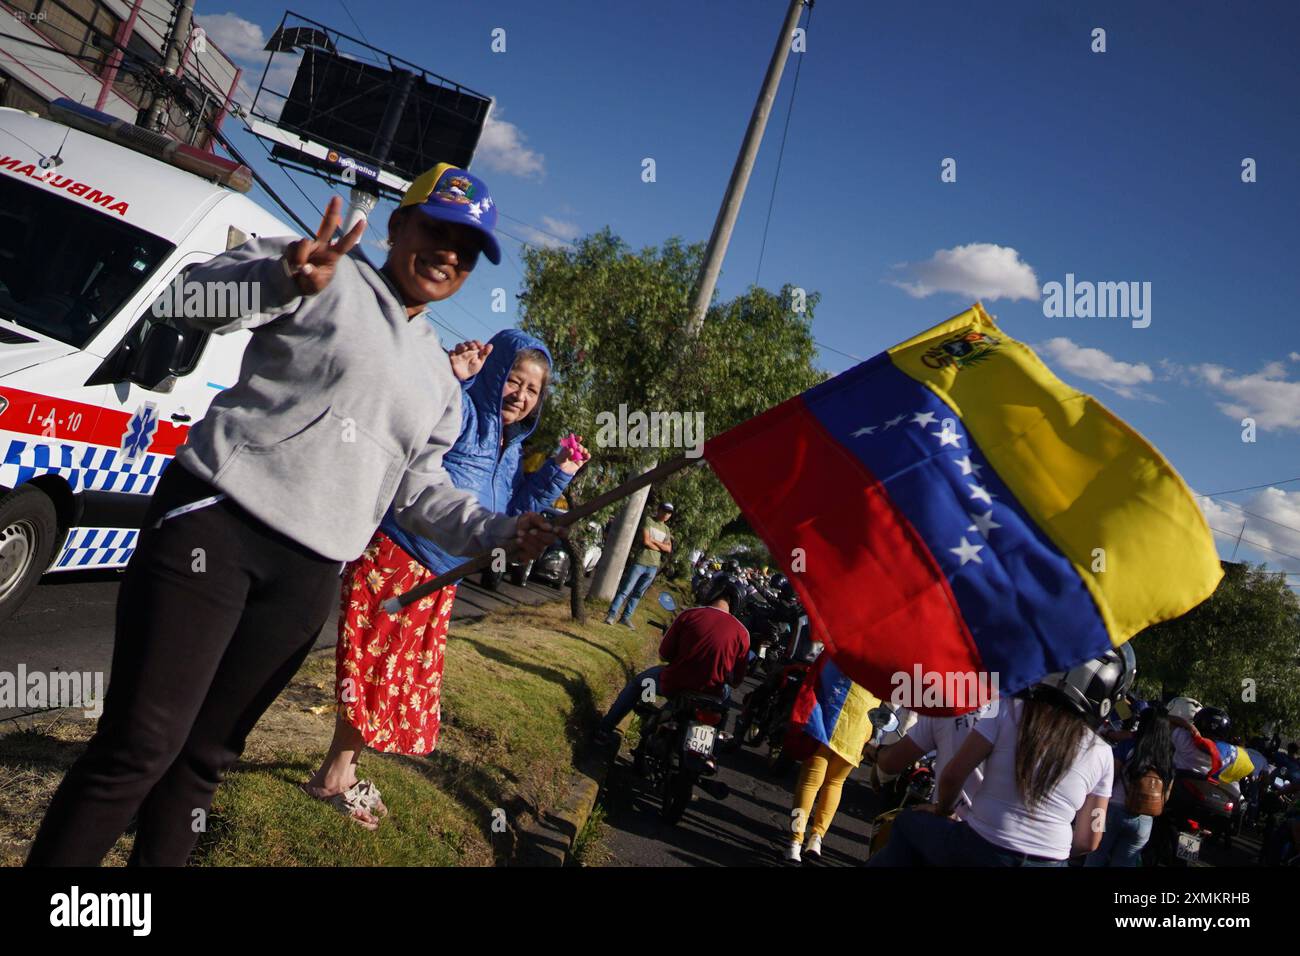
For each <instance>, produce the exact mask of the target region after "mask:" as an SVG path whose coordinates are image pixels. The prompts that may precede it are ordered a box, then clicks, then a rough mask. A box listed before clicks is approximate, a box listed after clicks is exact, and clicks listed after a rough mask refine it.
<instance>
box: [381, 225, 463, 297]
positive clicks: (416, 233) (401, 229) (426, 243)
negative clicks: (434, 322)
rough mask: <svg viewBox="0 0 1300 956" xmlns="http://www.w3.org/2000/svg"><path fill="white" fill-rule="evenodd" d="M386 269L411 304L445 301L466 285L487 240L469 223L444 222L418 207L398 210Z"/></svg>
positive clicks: (390, 228) (390, 227)
mask: <svg viewBox="0 0 1300 956" xmlns="http://www.w3.org/2000/svg"><path fill="white" fill-rule="evenodd" d="M388 238H389V240H390V241H391V242H392V248H391V249H390V250H389V252H388V261H387V262H386V263H385V271H387V273H388V275H389V277H390V278H391V279H392V280H393V282H394V284H395V285H396V286H397V288H398V289H399V290H400V291H401V293H402V297H403V299H404V300H405V301H406V304H407V305H408V306H419V305H423V304H424V303H426V302H441V301H442V300H443V299H446V298H447V297H449V296H451V295H454V294H455V293H456V292H457V291H459V290H460V287H461V286H463V285H464V284H465V280H466V279H468V278H469V274H470V272H471V271H472V270H473V269H474V266H475V265H476V264H477V262H478V256H479V251H480V250H481V249H482V247H483V242H482V240H481V239H480V237H479V234H478V233H477V232H475V231H474V230H473V229H471V228H470V227H469V226H464V225H461V224H459V223H453V222H443V221H442V220H440V219H434V218H432V217H430V216H426V215H424V213H422V212H420V211H419V210H417V209H409V211H403V210H397V211H396V212H394V213H393V215H392V217H390V218H389V220H388Z"/></svg>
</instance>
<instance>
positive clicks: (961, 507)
mask: <svg viewBox="0 0 1300 956" xmlns="http://www.w3.org/2000/svg"><path fill="white" fill-rule="evenodd" d="M705 457H706V458H707V459H708V461H709V463H710V465H711V466H712V467H713V470H714V472H715V473H716V474H717V475H718V477H719V478H720V479H721V481H722V482H723V484H725V485H726V487H727V489H728V491H730V492H731V494H732V496H733V497H734V498H735V500H736V503H737V504H738V505H739V506H740V509H741V510H742V511H743V512H744V514H745V517H746V518H747V519H748V520H749V522H750V524H751V525H752V526H753V528H754V530H755V531H756V532H757V533H758V534H759V535H760V536H761V537H762V538H763V540H764V541H765V542H766V543H767V545H768V547H769V548H770V549H771V552H772V555H773V557H774V558H775V559H777V560H778V561H779V562H780V563H781V565H782V567H783V568H784V569H785V570H786V571H787V572H788V574H789V577H790V580H791V582H793V584H794V586H795V588H796V589H797V591H798V592H799V595H800V597H801V598H802V599H803V602H804V606H805V608H806V610H807V611H808V614H809V617H810V619H811V621H812V623H813V626H814V629H815V632H816V633H817V635H818V636H819V637H820V638H822V639H823V640H824V641H825V643H826V646H827V649H828V650H829V651H830V653H831V654H832V655H833V657H834V659H835V661H836V663H837V664H838V665H839V667H840V668H841V669H842V670H843V671H844V673H845V674H847V675H848V676H849V677H851V678H852V679H853V680H854V681H856V682H857V683H859V684H861V685H862V686H863V687H865V688H866V689H868V690H870V691H871V692H872V693H874V694H876V695H877V696H879V697H881V698H882V699H884V700H890V699H891V696H892V691H893V690H894V689H895V688H897V687H898V686H899V681H900V678H899V677H898V675H900V674H904V675H908V676H909V678H910V676H911V675H913V674H920V673H924V674H926V675H938V678H939V679H944V680H951V679H952V676H955V675H968V676H969V675H982V679H981V681H980V683H979V685H978V686H980V687H981V688H985V687H991V686H993V682H992V680H990V679H989V678H990V677H995V678H996V682H997V683H996V689H997V692H998V693H999V694H1001V695H1003V696H1005V695H1008V694H1013V693H1015V692H1017V691H1019V690H1022V689H1023V688H1025V687H1027V686H1028V685H1030V684H1032V683H1033V682H1035V681H1036V680H1038V679H1039V678H1041V677H1042V676H1043V675H1044V674H1048V673H1051V672H1054V671H1059V670H1064V669H1066V668H1069V667H1072V666H1074V665H1075V664H1077V663H1080V662H1082V661H1085V660H1087V659H1089V658H1092V657H1095V656H1098V655H1099V654H1102V653H1104V652H1105V651H1106V650H1107V649H1109V648H1111V647H1113V646H1117V645H1119V644H1122V643H1123V642H1124V641H1127V640H1128V639H1129V638H1130V637H1132V636H1133V635H1134V634H1135V633H1137V632H1138V631H1140V630H1142V629H1143V628H1145V627H1147V626H1149V625H1151V624H1154V623H1157V622H1159V621H1163V620H1167V619H1169V618H1173V617H1177V616H1178V615H1180V614H1183V613H1185V612H1186V611H1188V610H1190V609H1191V608H1192V607H1194V606H1196V605H1197V604H1199V603H1200V602H1201V601H1203V600H1205V598H1207V597H1209V595H1210V594H1211V593H1212V592H1213V591H1214V588H1215V586H1216V585H1217V584H1218V582H1219V579H1220V578H1221V577H1222V569H1221V568H1220V565H1219V560H1218V556H1217V554H1216V552H1215V548H1214V542H1213V539H1212V538H1211V535H1210V530H1209V528H1208V526H1207V525H1206V523H1205V519H1204V517H1203V516H1202V514H1201V511H1200V509H1199V508H1198V507H1197V506H1196V503H1195V501H1194V500H1193V499H1192V495H1191V493H1190V491H1189V490H1188V488H1187V486H1186V484H1184V482H1183V480H1182V479H1181V478H1180V477H1179V475H1178V473H1177V472H1175V471H1174V469H1173V467H1172V466H1171V465H1170V464H1169V463H1168V462H1167V461H1165V459H1164V458H1162V457H1161V455H1160V453H1159V452H1157V451H1156V450H1155V449H1154V448H1152V447H1151V445H1149V444H1148V443H1147V442H1146V441H1145V440H1144V439H1143V438H1142V437H1141V436H1140V435H1138V434H1137V433H1136V432H1135V431H1134V430H1133V429H1132V428H1130V427H1129V426H1128V425H1126V424H1125V423H1124V422H1122V421H1120V420H1119V419H1118V418H1116V417H1115V416H1114V415H1112V414H1111V413H1110V412H1109V411H1107V410H1106V409H1105V408H1104V407H1103V406H1102V405H1101V404H1100V403H1099V402H1097V401H1096V400H1095V399H1094V398H1092V397H1090V396H1088V395H1084V394H1082V393H1080V392H1078V391H1076V390H1074V389H1072V388H1070V387H1069V386H1067V385H1066V384H1065V383H1063V382H1061V381H1060V380H1059V379H1057V378H1056V377H1055V376H1054V375H1053V374H1052V373H1051V371H1050V370H1048V368H1047V367H1046V366H1045V365H1044V364H1043V363H1042V361H1041V360H1039V358H1038V357H1037V356H1036V355H1035V354H1034V353H1033V351H1032V350H1030V349H1029V348H1028V347H1027V346H1025V345H1023V344H1022V343H1020V342H1017V341H1015V340H1014V339H1012V338H1010V337H1009V336H1007V335H1006V334H1005V333H1003V332H1002V331H1001V330H1000V329H999V328H998V327H997V326H996V325H995V324H994V323H993V320H992V319H991V318H990V317H989V316H988V314H987V313H986V312H985V311H984V309H983V307H982V306H980V305H978V304H977V305H975V306H974V307H973V308H971V309H969V310H967V311H966V312H963V313H961V314H960V315H957V316H954V317H953V318H951V319H949V320H948V321H947V322H944V323H942V324H941V325H938V326H936V327H935V328H933V329H930V330H929V331H928V332H924V333H922V334H921V335H918V336H916V337H915V338H913V339H911V340H909V341H907V342H904V343H902V344H901V345H898V346H895V347H894V348H892V349H890V350H889V351H888V352H885V353H882V354H880V355H877V356H876V357H875V358H873V359H870V360H868V361H866V362H864V363H862V364H861V365H858V366H856V367H854V368H852V369H850V370H848V371H847V372H844V373H843V374H841V375H838V376H836V377H835V378H833V379H831V380H829V381H827V382H824V383H822V384H821V385H818V386H817V387H815V388H813V389H811V390H810V391H808V392H805V393H804V394H803V395H799V396H797V397H795V398H793V399H791V400H789V401H787V402H784V403H782V404H781V405H778V406H776V407H775V408H773V409H771V410H769V411H767V412H765V413H764V414H762V415H760V416H758V417H757V418H754V419H751V420H750V421H748V422H745V423H744V424H742V425H740V426H738V427H736V428H733V429H731V430H730V431H728V432H725V433H723V434H722V435H719V436H718V437H716V438H714V439H713V440H711V441H710V442H708V443H707V445H706V446H705ZM927 679H929V678H928V677H927ZM966 686H971V685H970V684H967V685H966ZM916 692H917V695H918V696H919V693H920V689H919V688H918V689H916ZM982 702H983V695H981V697H980V698H979V699H965V700H953V699H951V695H945V696H944V699H943V702H942V706H919V707H918V708H917V709H919V710H920V711H921V712H928V713H936V714H942V713H949V714H951V713H962V712H964V711H967V710H970V709H972V708H973V707H976V706H978V705H979V704H980V703H982ZM917 703H920V701H919V700H918V701H917Z"/></svg>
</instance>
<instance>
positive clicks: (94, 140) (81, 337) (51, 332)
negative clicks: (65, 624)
mask: <svg viewBox="0 0 1300 956" xmlns="http://www.w3.org/2000/svg"><path fill="white" fill-rule="evenodd" d="M50 112H51V117H52V118H53V120H57V122H56V121H51V120H46V119H40V118H38V117H36V116H33V115H30V114H28V113H24V112H20V111H17V110H12V109H4V108H0V621H3V620H5V619H6V618H8V617H9V616H10V615H11V614H13V612H14V611H15V610H16V609H17V608H18V607H19V605H21V603H22V602H23V600H24V599H25V598H26V597H27V596H28V595H29V594H30V592H31V590H32V589H33V588H34V587H35V586H36V584H37V582H38V580H39V579H40V577H41V575H42V574H44V573H47V572H50V573H57V572H70V571H82V572H84V571H88V570H107V569H111V568H122V567H124V566H125V565H126V563H127V560H128V559H129V558H130V557H131V553H132V551H133V550H134V548H135V542H136V537H137V535H138V534H139V529H140V525H141V520H142V518H143V516H144V511H145V508H146V506H147V504H148V501H149V496H150V494H151V493H152V492H153V489H154V487H155V486H156V485H157V483H158V476H159V475H160V474H161V473H162V470H163V469H164V468H165V467H166V466H167V464H168V463H169V462H170V461H171V460H172V457H173V455H174V454H175V453H176V449H177V447H178V446H179V445H181V444H183V443H184V441H185V436H186V434H187V433H188V432H189V429H190V426H191V425H193V424H194V422H196V421H198V420H199V419H200V418H202V417H203V415H204V413H205V412H206V411H207V409H208V405H209V404H210V403H211V401H212V399H213V397H214V396H215V395H216V394H217V392H219V391H220V390H221V389H223V388H226V387H228V386H230V385H232V384H234V382H235V379H236V377H237V375H238V372H239V365H240V359H241V356H242V353H243V350H244V346H245V345H246V344H247V341H248V336H249V333H248V332H235V333H232V334H229V335H219V336H210V335H207V334H204V333H197V332H194V331H192V330H191V329H189V328H188V327H187V326H185V325H184V324H183V323H182V322H180V321H179V320H174V319H170V318H160V317H159V316H158V315H156V314H155V313H156V312H160V311H161V312H167V311H169V310H160V309H154V308H151V304H152V303H153V301H154V299H155V298H157V297H158V296H159V294H160V293H161V292H162V291H163V290H164V289H165V288H166V287H167V286H168V285H169V284H170V283H171V281H172V279H174V278H175V276H176V274H177V273H178V272H179V271H180V270H181V269H182V268H184V267H185V266H187V265H190V264H191V263H195V262H200V261H204V260H207V259H210V258H211V257H212V256H214V255H218V254H219V253H221V252H223V251H224V250H226V249H229V248H233V247H234V246H237V245H239V244H241V243H243V242H244V241H246V240H247V239H249V238H253V237H256V236H286V235H296V234H298V231H297V230H295V229H293V228H291V227H289V226H287V225H285V224H284V223H283V222H281V221H280V220H279V219H277V218H276V217H275V216H272V215H271V214H270V213H268V212H267V211H266V210H264V209H262V208H261V207H259V206H258V205H257V204H255V203H254V202H253V201H252V200H250V199H249V198H248V197H246V196H245V195H243V193H244V192H246V191H247V190H248V188H249V187H250V186H251V175H250V173H249V171H248V169H247V167H244V166H240V165H238V164H236V163H232V162H229V161H227V160H223V159H221V158H219V157H216V156H213V155H212V154H210V153H207V152H204V151H202V150H199V149H194V148H192V147H188V146H184V145H182V144H179V143H177V142H176V141H174V140H171V139H169V138H167V137H165V136H162V135H161V134H157V133H153V132H149V131H146V130H144V129H141V128H139V127H136V126H133V125H131V124H129V123H125V122H124V121H122V120H120V119H117V118H116V117H113V116H109V115H108V114H105V113H100V112H97V111H95V110H92V109H88V108H87V107H84V106H81V105H79V104H77V103H73V102H72V101H70V100H56V101H55V102H54V103H52V104H51V107H50Z"/></svg>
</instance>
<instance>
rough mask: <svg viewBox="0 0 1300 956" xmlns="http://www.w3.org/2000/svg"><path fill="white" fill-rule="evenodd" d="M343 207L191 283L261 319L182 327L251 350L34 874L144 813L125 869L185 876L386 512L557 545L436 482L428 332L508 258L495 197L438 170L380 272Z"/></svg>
mask: <svg viewBox="0 0 1300 956" xmlns="http://www.w3.org/2000/svg"><path fill="white" fill-rule="evenodd" d="M341 207H342V202H341V200H340V199H339V198H338V197H334V198H332V199H331V200H330V202H329V205H328V206H327V207H326V210H325V214H324V217H323V218H322V220H321V224H320V228H319V229H318V230H317V233H316V235H315V236H314V237H309V238H304V239H296V240H294V239H289V238H283V239H260V238H259V239H255V240H253V241H251V242H247V243H244V244H243V245H241V246H239V247H237V248H235V249H232V250H231V251H229V252H226V253H224V254H223V255H219V256H217V257H216V258H214V259H211V260H209V261H207V262H204V263H201V264H198V265H195V266H191V267H190V268H189V269H188V270H186V271H185V272H183V273H182V274H181V276H182V278H181V280H180V281H183V282H184V283H185V285H186V287H187V288H193V287H194V286H195V285H198V286H200V287H201V288H202V290H204V291H206V292H207V294H206V295H204V296H203V300H204V301H207V302H214V301H218V302H226V301H230V300H231V298H232V297H231V296H228V295H213V294H212V287H213V285H214V284H220V287H221V289H223V290H228V289H230V288H232V287H234V288H240V289H250V290H251V291H252V292H253V293H254V294H253V295H249V296H245V295H243V294H241V295H239V296H238V297H237V301H238V302H239V303H241V306H240V309H241V310H242V309H244V308H249V307H251V309H250V311H247V312H242V314H233V315H225V314H205V315H202V316H198V317H188V316H187V317H186V321H187V322H189V323H190V324H191V325H193V326H194V327H195V328H197V329H200V330H202V331H205V332H211V333H218V334H220V333H227V332H233V331H237V330H245V329H246V330H249V331H251V333H252V334H251V337H250V338H249V342H248V345H247V348H246V350H245V352H244V358H243V363H242V365H241V367H240V371H239V379H238V381H237V382H236V383H235V384H234V385H233V386H232V387H230V388H228V389H226V390H225V391H223V392H221V394H219V395H218V396H217V397H216V398H215V399H214V400H213V402H212V405H211V408H210V410H209V411H208V413H207V415H205V416H204V418H203V419H202V421H200V422H199V423H198V424H197V425H195V426H194V428H193V429H192V430H191V431H190V433H189V437H188V440H187V441H186V443H185V445H184V446H183V447H182V448H181V449H180V450H179V451H178V452H177V454H176V458H175V461H174V462H173V463H172V464H171V465H170V467H168V469H167V470H166V472H164V473H163V476H162V479H161V480H160V482H159V484H158V488H157V490H156V491H155V493H154V496H153V498H152V500H151V502H150V505H149V511H148V513H147V516H146V518H145V524H144V528H143V531H142V532H141V535H140V538H139V546H138V547H137V549H136V551H135V554H134V555H133V557H132V558H131V562H130V564H129V566H128V567H127V570H126V574H125V576H124V577H123V580H122V584H121V587H120V589H119V592H118V603H117V627H116V636H115V642H114V646H113V662H112V682H111V684H110V686H109V689H108V694H107V697H106V700H105V706H104V713H103V716H102V717H101V718H100V721H99V725H98V727H97V729H96V732H95V736H94V737H93V739H92V740H91V741H90V744H89V746H88V747H87V749H86V751H85V753H84V754H82V756H81V757H80V758H79V759H78V760H77V762H76V763H75V764H74V765H73V766H72V768H71V769H70V770H69V771H68V773H67V775H66V776H65V777H64V779H63V782H62V784H61V785H60V786H59V789H58V791H57V792H56V793H55V795H54V798H53V800H52V801H51V803H50V806H49V808H48V810H47V811H46V814H45V819H44V820H43V821H42V823H41V827H40V830H39V831H38V832H37V834H36V838H35V840H34V841H33V842H32V846H31V850H30V852H29V854H28V857H27V864H28V865H29V866H39V865H44V866H93V865H97V864H99V863H100V861H101V860H102V859H103V857H104V855H105V854H106V853H107V852H108V851H109V850H110V849H111V848H112V846H113V844H114V843H115V842H116V841H117V839H118V837H119V836H120V835H121V834H122V833H123V831H124V830H126V828H127V826H128V824H130V822H131V820H132V818H133V817H134V818H135V819H136V820H137V828H136V835H135V844H134V847H133V850H132V853H131V859H130V862H131V863H132V864H134V865H155V866H181V865H184V864H185V862H186V861H187V860H188V858H189V855H190V852H191V851H192V850H193V848H194V845H195V843H196V842H197V840H198V836H199V834H200V833H201V832H203V830H204V829H205V828H206V820H207V814H208V810H209V807H210V806H211V803H212V797H213V794H214V793H215V792H216V790H217V787H218V786H220V784H221V781H222V778H223V777H224V775H225V773H226V771H227V770H228V769H229V767H230V766H231V765H232V764H233V763H234V762H235V760H236V759H237V758H238V757H239V755H240V753H241V752H242V751H243V748H244V742H245V739H246V737H247V735H248V733H249V731H251V730H252V729H253V726H254V725H255V724H256V723H257V721H258V719H259V718H260V717H261V716H262V714H263V713H264V712H265V711H266V709H267V708H268V707H269V706H270V705H271V703H272V702H273V701H274V700H275V699H276V697H278V696H279V694H280V692H281V691H282V690H283V689H284V688H285V686H286V685H287V684H288V683H289V681H290V679H291V678H292V677H293V675H294V673H295V672H296V671H297V670H298V667H299V666H300V665H301V664H302V662H303V660H304V659H305V658H306V656H307V654H308V652H309V651H310V650H311V647H312V644H313V643H314V642H315V640H316V636H317V634H319V633H320V630H321V627H322V626H323V625H324V623H325V620H326V618H327V617H328V615H329V610H330V606H331V604H332V603H333V601H334V599H335V596H336V595H337V593H338V586H339V582H338V575H339V570H340V568H341V566H342V562H345V561H349V560H351V559H353V558H355V557H356V556H357V555H358V554H360V553H361V551H362V550H363V549H364V548H365V546H366V542H367V541H369V540H370V538H371V535H373V534H374V531H375V528H376V527H377V526H378V525H379V522H380V519H382V518H383V517H384V514H385V512H387V511H388V509H389V507H390V506H392V507H393V508H394V509H395V512H396V514H397V516H398V520H399V521H400V522H402V523H403V525H404V526H405V527H407V528H409V529H411V530H412V531H414V532H416V533H418V534H420V535H424V536H427V537H431V538H434V539H436V540H438V541H439V542H441V544H442V545H443V546H444V547H446V548H448V549H449V550H451V551H454V552H456V553H466V552H476V551H485V550H488V549H490V548H493V547H502V546H509V545H512V544H513V545H517V546H518V547H519V548H520V550H521V551H522V552H523V553H524V554H525V555H526V556H536V555H538V554H540V553H541V551H542V550H543V549H544V548H545V547H546V545H547V544H549V543H550V542H551V541H553V540H555V534H554V533H553V529H552V527H551V525H550V524H549V523H548V522H546V521H545V520H544V519H543V518H542V517H541V516H539V515H537V514H534V513H530V514H525V515H522V516H520V517H518V518H512V517H507V516H505V515H500V514H495V513H493V512H492V511H490V510H488V509H487V508H484V507H483V506H482V505H481V504H479V502H478V499H477V498H476V496H475V495H474V494H473V493H472V492H470V491H462V490H459V489H457V488H455V487H454V486H453V485H452V482H451V479H450V477H449V476H448V475H447V472H446V471H445V470H444V469H443V467H442V458H443V455H444V454H445V453H446V451H447V450H448V449H449V448H450V447H451V445H452V443H453V442H454V441H455V440H456V436H457V434H459V432H460V426H461V414H460V383H459V382H457V381H456V378H455V376H454V375H453V374H452V370H451V365H450V362H449V361H448V358H447V355H446V352H445V351H444V350H443V349H442V346H441V344H440V343H439V341H438V337H437V334H436V333H435V332H434V329H433V326H432V325H431V324H430V323H429V322H427V321H425V320H424V319H423V318H421V316H422V314H423V313H424V311H425V307H426V305H427V304H428V303H429V302H438V301H441V300H443V299H446V298H448V297H449V296H451V295H453V294H454V293H456V292H457V291H458V290H459V289H460V288H461V286H462V285H464V283H465V280H466V279H467V278H468V276H469V272H470V270H471V269H473V267H474V264H475V262H476V260H477V259H478V257H479V255H480V254H483V255H486V256H487V257H488V259H490V260H491V261H492V262H494V263H495V262H498V261H499V259H500V248H499V247H498V245H497V242H496V239H495V237H494V236H493V232H492V230H493V227H494V226H495V223H496V216H497V213H496V208H495V206H494V205H493V202H492V199H491V197H490V195H489V194H488V190H487V186H486V185H485V184H484V183H483V182H482V181H481V180H479V179H477V178H476V177H474V176H472V175H470V174H469V173H467V172H465V171H464V170H461V169H456V168H454V167H452V166H450V165H448V164H445V163H444V164H441V165H439V166H437V167H435V168H434V169H431V170H429V171H428V172H426V173H424V174H423V175H421V176H420V177H418V178H417V179H416V181H415V182H414V183H413V184H412V186H411V188H410V190H409V191H408V192H407V194H406V196H405V198H404V199H403V201H402V203H401V206H400V208H398V209H397V210H395V211H394V212H393V213H392V215H391V216H390V217H389V220H388V233H389V238H390V242H391V248H390V250H389V254H388V258H387V260H386V262H385V263H384V265H383V266H382V268H379V269H376V268H375V267H373V266H372V265H370V263H369V262H367V261H366V260H365V259H364V258H363V257H361V256H360V255H357V256H350V255H348V253H349V252H350V251H351V250H352V249H353V247H354V246H355V245H356V244H357V242H358V241H359V240H360V238H361V234H362V232H363V231H364V228H365V223H364V222H359V223H358V224H357V225H356V226H355V227H354V228H353V229H351V230H350V231H349V232H348V233H347V235H345V236H343V237H342V238H341V239H339V240H337V241H332V240H331V237H332V236H333V235H334V233H335V231H336V230H337V228H338V225H339V219H340V217H339V212H340V209H341ZM232 283H233V286H232V285H231V284H232ZM244 303H248V305H247V306H245V305H244Z"/></svg>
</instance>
